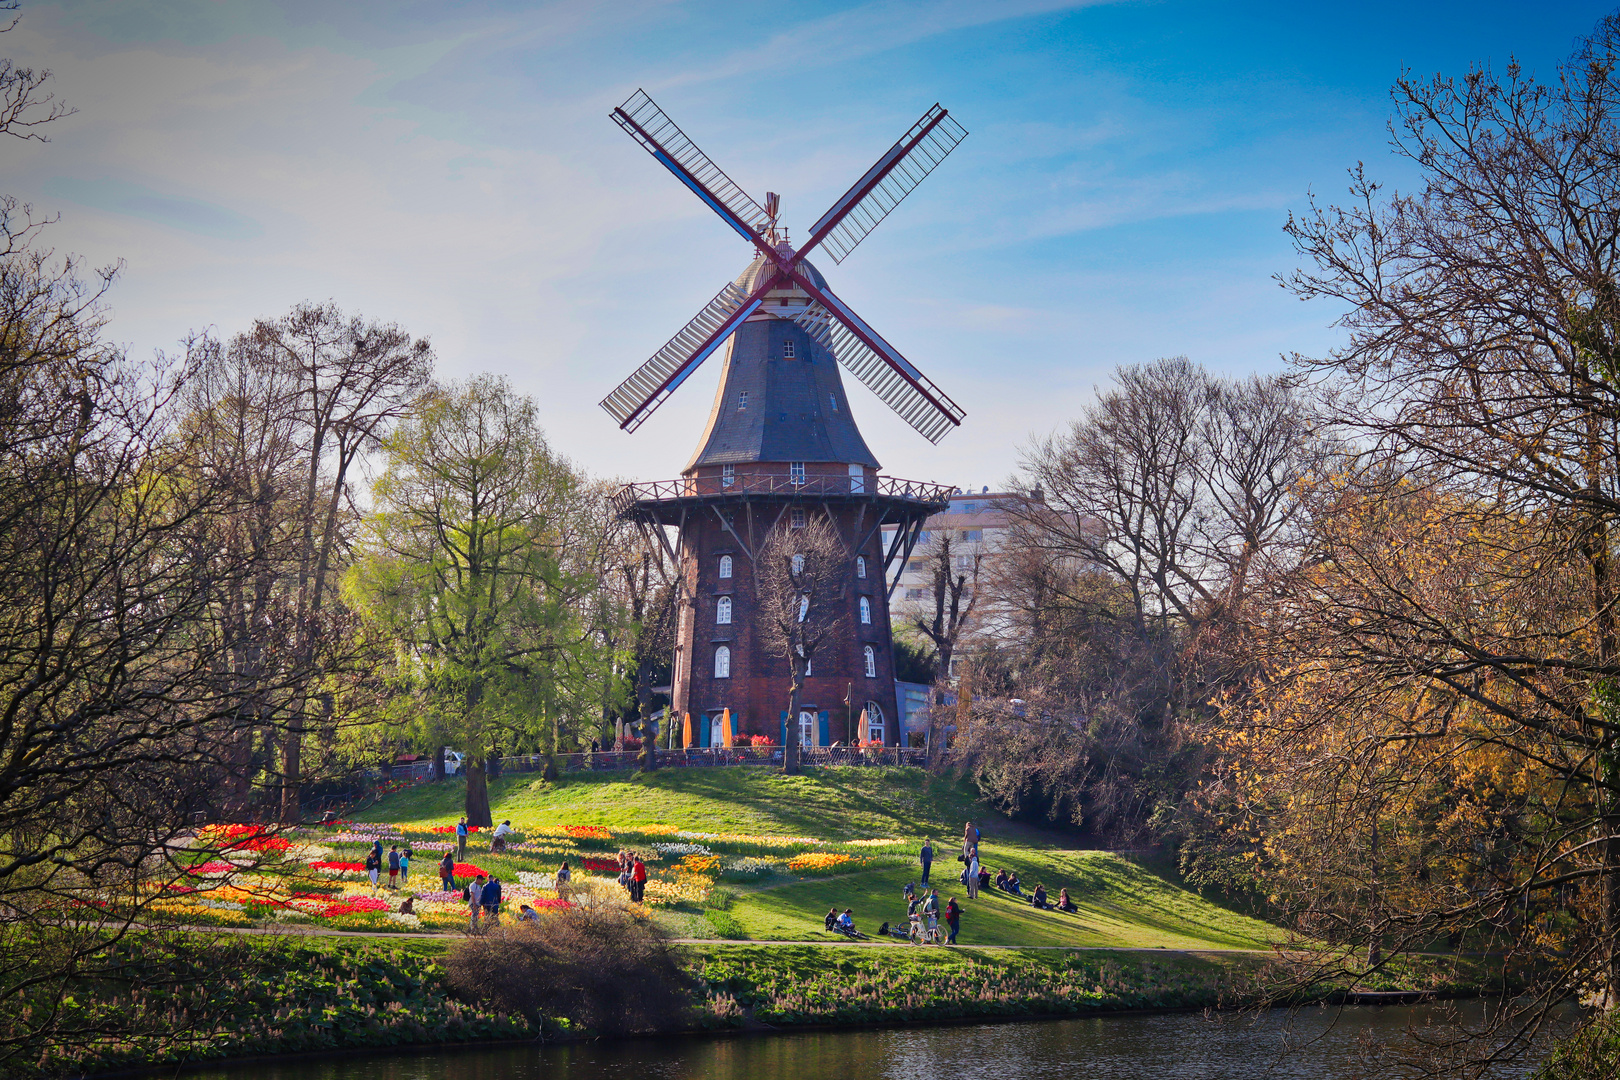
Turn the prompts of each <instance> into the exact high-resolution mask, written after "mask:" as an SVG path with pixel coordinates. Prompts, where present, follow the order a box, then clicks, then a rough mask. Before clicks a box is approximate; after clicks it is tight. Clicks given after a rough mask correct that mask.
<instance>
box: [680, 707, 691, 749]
mask: <svg viewBox="0 0 1620 1080" xmlns="http://www.w3.org/2000/svg"><path fill="white" fill-rule="evenodd" d="M681 745H682V746H687V747H690V746H691V745H692V714H691V713H687V714H686V722H685V723H684V724H683V725H682V726H681Z"/></svg>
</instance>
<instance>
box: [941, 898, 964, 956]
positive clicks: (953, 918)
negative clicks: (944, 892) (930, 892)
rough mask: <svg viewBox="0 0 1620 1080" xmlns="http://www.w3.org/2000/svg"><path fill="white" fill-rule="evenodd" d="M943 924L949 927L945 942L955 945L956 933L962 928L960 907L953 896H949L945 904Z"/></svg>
mask: <svg viewBox="0 0 1620 1080" xmlns="http://www.w3.org/2000/svg"><path fill="white" fill-rule="evenodd" d="M945 925H946V926H948V927H950V928H951V933H950V937H949V938H947V939H946V941H945V944H947V945H955V944H956V935H957V934H958V933H960V932H961V929H962V908H961V905H959V904H958V903H957V902H956V897H954V896H953V897H951V899H950V902H949V903H948V904H946V905H945Z"/></svg>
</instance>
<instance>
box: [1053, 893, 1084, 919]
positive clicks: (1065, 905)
mask: <svg viewBox="0 0 1620 1080" xmlns="http://www.w3.org/2000/svg"><path fill="white" fill-rule="evenodd" d="M1057 909H1058V910H1059V911H1067V912H1068V913H1069V914H1071V915H1072V914H1074V913H1075V912H1077V911H1079V910H1080V909H1079V908H1077V907H1075V906H1074V901H1073V900H1070V899H1069V890H1068V889H1059V890H1058V905H1057Z"/></svg>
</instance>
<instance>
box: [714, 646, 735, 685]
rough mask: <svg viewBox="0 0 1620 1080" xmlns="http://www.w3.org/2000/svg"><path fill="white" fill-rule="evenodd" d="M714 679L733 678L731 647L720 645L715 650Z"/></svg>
mask: <svg viewBox="0 0 1620 1080" xmlns="http://www.w3.org/2000/svg"><path fill="white" fill-rule="evenodd" d="M714 677H715V678H717V679H729V678H731V646H730V645H719V646H716V647H715V650H714Z"/></svg>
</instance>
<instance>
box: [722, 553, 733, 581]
mask: <svg viewBox="0 0 1620 1080" xmlns="http://www.w3.org/2000/svg"><path fill="white" fill-rule="evenodd" d="M720 576H721V577H723V578H728V577H730V576H731V556H730V555H722V556H720Z"/></svg>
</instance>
